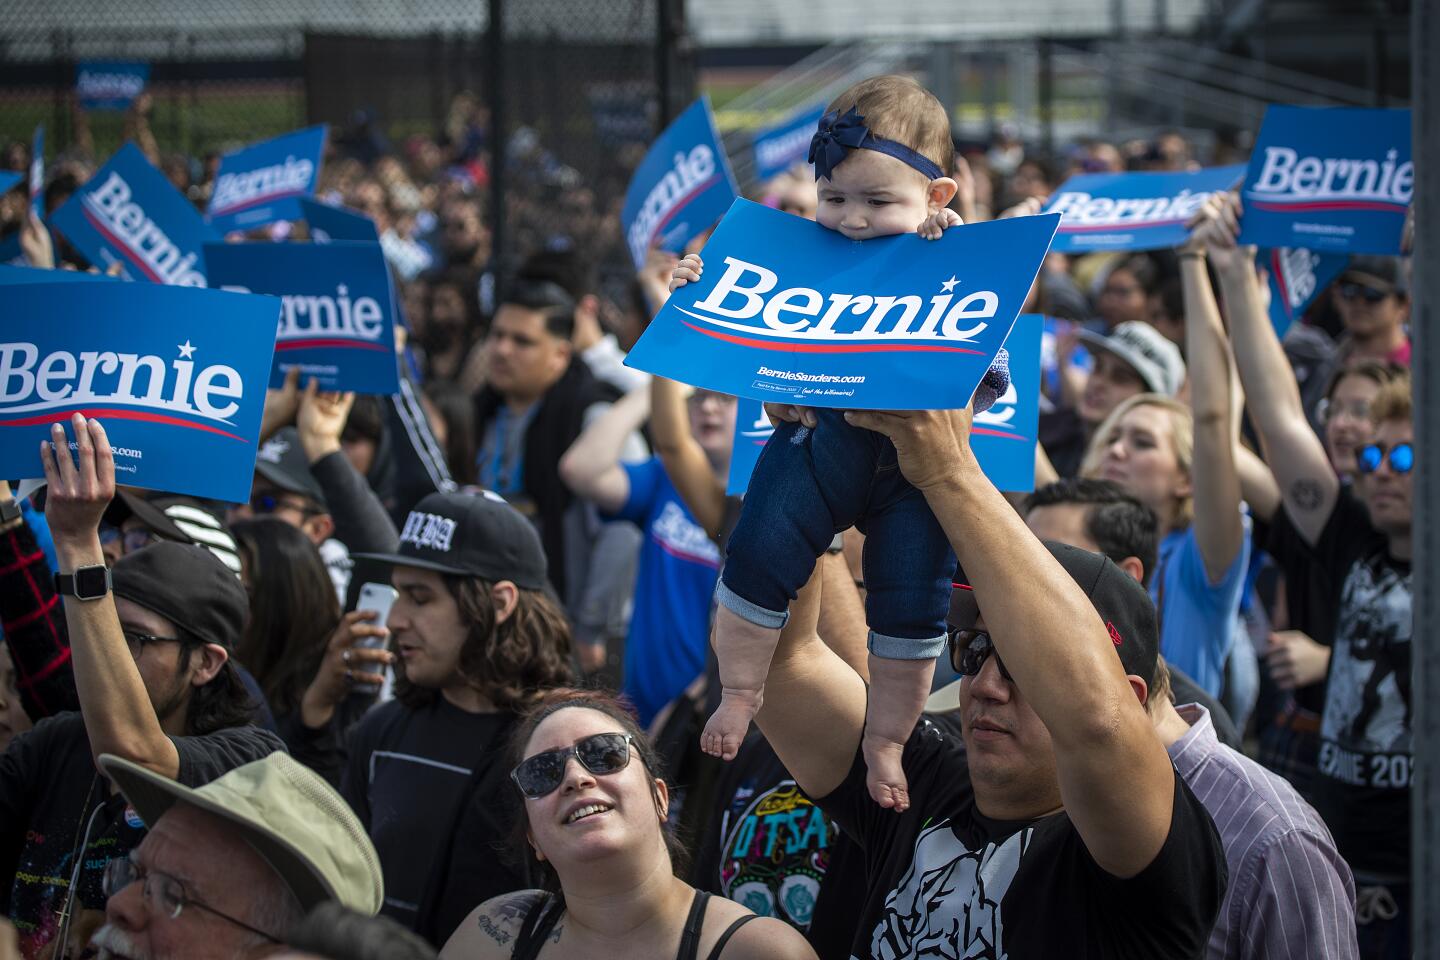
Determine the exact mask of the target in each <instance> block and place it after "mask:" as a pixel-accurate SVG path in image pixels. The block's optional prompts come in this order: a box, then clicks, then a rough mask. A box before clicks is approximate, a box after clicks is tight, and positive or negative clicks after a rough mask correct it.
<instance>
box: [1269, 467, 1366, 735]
mask: <svg viewBox="0 0 1440 960" xmlns="http://www.w3.org/2000/svg"><path fill="white" fill-rule="evenodd" d="M1340 497H1341V498H1342V499H1344V500H1347V501H1349V502H1351V503H1352V504H1353V503H1354V497H1353V495H1352V494H1351V493H1350V489H1349V487H1342V488H1341V490H1340ZM1346 509H1347V511H1348V510H1349V508H1348V507H1347V508H1346ZM1264 542H1265V550H1266V551H1267V552H1268V553H1269V554H1270V555H1271V556H1272V557H1274V558H1275V563H1276V565H1278V566H1279V567H1280V569H1281V571H1282V572H1284V574H1285V614H1286V617H1287V619H1288V621H1289V625H1290V629H1292V630H1302V631H1304V632H1305V634H1306V635H1307V636H1309V637H1310V639H1312V640H1314V641H1315V642H1316V643H1319V644H1323V645H1324V646H1327V647H1328V646H1330V645H1331V644H1333V643H1334V641H1335V614H1336V606H1335V599H1336V597H1337V596H1339V593H1340V581H1339V579H1338V578H1337V577H1336V576H1335V571H1334V570H1333V569H1332V567H1331V565H1330V564H1326V563H1317V562H1316V559H1315V552H1314V550H1313V549H1312V548H1311V546H1310V544H1308V543H1306V542H1305V538H1304V537H1302V536H1301V535H1300V532H1299V531H1298V530H1296V529H1295V524H1293V523H1292V522H1291V521H1290V514H1289V513H1287V512H1286V511H1285V508H1284V506H1283V505H1282V506H1281V508H1280V509H1278V510H1276V511H1275V516H1274V517H1273V518H1272V519H1271V521H1270V529H1269V537H1268V538H1266V540H1265V541H1264ZM1341 576H1344V571H1343V570H1342V571H1341ZM1295 702H1296V703H1298V704H1299V705H1300V706H1302V707H1304V708H1305V709H1306V710H1309V711H1310V712H1311V713H1319V712H1320V711H1321V710H1322V709H1324V706H1325V684H1324V682H1323V681H1322V682H1320V683H1312V684H1311V685H1310V686H1308V687H1301V688H1300V689H1298V690H1296V691H1295Z"/></svg>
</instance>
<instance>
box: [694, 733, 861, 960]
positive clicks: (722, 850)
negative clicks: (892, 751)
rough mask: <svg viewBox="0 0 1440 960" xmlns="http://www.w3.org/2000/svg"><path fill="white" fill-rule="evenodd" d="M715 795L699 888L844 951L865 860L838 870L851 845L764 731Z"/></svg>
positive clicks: (698, 863)
mask: <svg viewBox="0 0 1440 960" xmlns="http://www.w3.org/2000/svg"><path fill="white" fill-rule="evenodd" d="M716 797H717V800H716V803H715V804H714V807H713V809H714V815H713V816H711V818H710V820H709V822H708V823H707V824H706V825H705V829H704V832H703V833H702V834H701V835H700V844H699V847H698V850H697V852H696V856H695V874H694V877H695V886H696V887H698V888H699V889H701V890H707V891H709V892H710V893H715V894H719V895H720V896H723V897H728V898H729V899H731V900H734V901H735V902H737V903H740V904H742V905H744V906H746V907H748V908H749V909H750V910H751V911H752V912H754V913H756V914H758V915H760V916H762V917H778V918H780V919H781V920H784V921H785V922H786V923H789V924H790V925H791V926H792V927H795V928H796V929H797V930H799V931H800V932H801V933H805V934H807V935H808V936H810V937H811V938H812V939H811V942H812V943H813V944H814V945H815V949H816V952H817V953H819V954H820V956H821V957H827V956H841V957H843V956H846V955H847V951H848V949H849V945H850V940H851V935H852V934H853V932H854V930H853V928H854V923H855V918H856V917H857V916H858V915H859V911H860V909H861V908H862V907H863V906H864V902H865V876H864V869H863V864H861V863H856V864H854V867H853V868H852V869H849V870H847V871H840V872H837V871H835V870H834V869H832V867H833V865H834V864H835V862H836V857H837V856H841V855H842V854H843V851H842V849H841V847H843V846H853V844H851V843H850V841H849V840H848V839H847V838H845V837H842V836H841V835H840V832H839V829H838V828H837V827H836V826H835V825H834V824H833V823H831V822H830V818H829V817H827V816H825V814H824V812H823V811H821V809H820V808H819V807H817V806H815V805H814V804H813V803H812V802H811V800H810V798H809V797H808V796H806V795H805V792H804V791H803V790H801V789H800V788H799V787H798V786H796V785H795V780H794V778H792V777H791V776H790V772H789V771H788V770H786V769H785V765H784V764H782V763H781V762H780V758H779V757H777V756H776V755H775V751H774V749H773V748H772V747H771V746H770V743H769V741H767V740H766V739H765V738H764V737H763V736H761V735H760V733H759V732H758V731H752V732H751V734H750V736H749V737H747V738H746V739H745V742H744V744H742V745H741V747H740V752H739V754H737V755H736V757H735V759H734V760H733V761H732V762H730V763H728V764H726V765H725V769H724V772H723V773H722V774H721V776H720V780H719V783H718V786H717V792H716ZM822 900H823V902H824V904H825V907H824V909H822V908H821V902H822ZM812 921H813V922H812ZM817 941H818V942H817ZM827 944H833V946H832V947H831V952H830V953H828V954H827V953H826V952H824V948H825V947H826V945H827Z"/></svg>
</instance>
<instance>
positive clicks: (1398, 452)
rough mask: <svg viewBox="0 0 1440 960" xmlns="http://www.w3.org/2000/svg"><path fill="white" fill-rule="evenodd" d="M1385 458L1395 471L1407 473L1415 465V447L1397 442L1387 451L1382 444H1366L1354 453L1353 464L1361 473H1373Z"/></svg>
mask: <svg viewBox="0 0 1440 960" xmlns="http://www.w3.org/2000/svg"><path fill="white" fill-rule="evenodd" d="M1387 454H1388V455H1387ZM1387 459H1388V460H1389V461H1390V469H1391V470H1393V471H1394V472H1395V473H1409V472H1410V471H1411V469H1413V468H1414V466H1415V448H1414V447H1413V446H1411V445H1410V444H1408V443H1397V444H1395V446H1393V447H1390V448H1389V450H1388V451H1387V450H1386V448H1385V446H1384V445H1383V444H1379V443H1371V444H1367V445H1365V446H1363V447H1361V448H1360V450H1359V452H1357V453H1356V454H1355V465H1356V466H1357V467H1359V468H1360V472H1361V473H1374V472H1375V471H1376V470H1379V469H1380V464H1382V463H1384V462H1385V461H1386V460H1387Z"/></svg>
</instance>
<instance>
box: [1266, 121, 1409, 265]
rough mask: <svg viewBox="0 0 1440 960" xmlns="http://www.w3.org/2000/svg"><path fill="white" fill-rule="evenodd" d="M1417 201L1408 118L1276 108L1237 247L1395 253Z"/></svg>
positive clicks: (1320, 251) (1325, 251)
mask: <svg viewBox="0 0 1440 960" xmlns="http://www.w3.org/2000/svg"><path fill="white" fill-rule="evenodd" d="M1414 195H1415V164H1414V161H1413V160H1412V159H1411V156H1410V111H1409V110H1360V109H1351V108H1342V107H1271V108H1270V109H1269V110H1267V111H1266V112H1265V122H1264V123H1263V124H1262V125H1261V127H1260V136H1259V138H1258V139H1257V140H1256V142H1255V149H1254V151H1253V152H1252V153H1251V154H1250V167H1249V170H1248V172H1247V173H1246V175H1245V186H1244V189H1243V190H1242V191H1241V196H1242V199H1243V202H1244V207H1245V216H1244V219H1243V220H1242V221H1241V225H1240V242H1241V243H1253V244H1255V245H1256V246H1260V247H1271V248H1273V247H1302V248H1306V249H1309V250H1314V251H1315V252H1317V253H1375V254H1388V255H1394V254H1398V253H1400V238H1401V234H1402V233H1403V231H1404V228H1405V214H1406V211H1407V210H1408V209H1409V207H1410V201H1411V199H1412V198H1413V197H1414Z"/></svg>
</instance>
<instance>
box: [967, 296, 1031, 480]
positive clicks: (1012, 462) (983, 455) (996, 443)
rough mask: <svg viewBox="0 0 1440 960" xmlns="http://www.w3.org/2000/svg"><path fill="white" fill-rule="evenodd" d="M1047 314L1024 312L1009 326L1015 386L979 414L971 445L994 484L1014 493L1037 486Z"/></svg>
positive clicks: (1011, 364) (976, 417)
mask: <svg viewBox="0 0 1440 960" xmlns="http://www.w3.org/2000/svg"><path fill="white" fill-rule="evenodd" d="M1044 330H1045V318H1044V317H1043V316H1041V315H1040V314H1038V313H1027V314H1023V315H1022V316H1020V317H1019V318H1017V319H1016V321H1015V326H1014V327H1012V328H1011V329H1010V336H1009V337H1007V338H1006V339H1005V349H1006V351H1007V352H1008V353H1009V354H1010V388H1009V389H1008V390H1006V391H1005V393H1004V395H1003V396H1001V397H1000V399H999V400H996V401H995V405H994V406H993V407H991V408H990V409H989V410H986V411H985V412H984V413H977V414H975V425H974V427H973V428H972V429H971V431H970V449H972V450H974V451H975V458H976V459H977V460H979V461H980V467H981V469H983V470H984V471H985V475H986V476H987V477H989V478H990V482H991V483H993V484H995V486H996V487H997V488H998V489H1000V490H1005V491H1007V492H1010V493H1029V492H1030V491H1031V490H1034V489H1035V443H1036V438H1037V436H1038V433H1039V430H1040V377H1041V372H1040V341H1041V338H1042V335H1043V333H1044Z"/></svg>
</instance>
